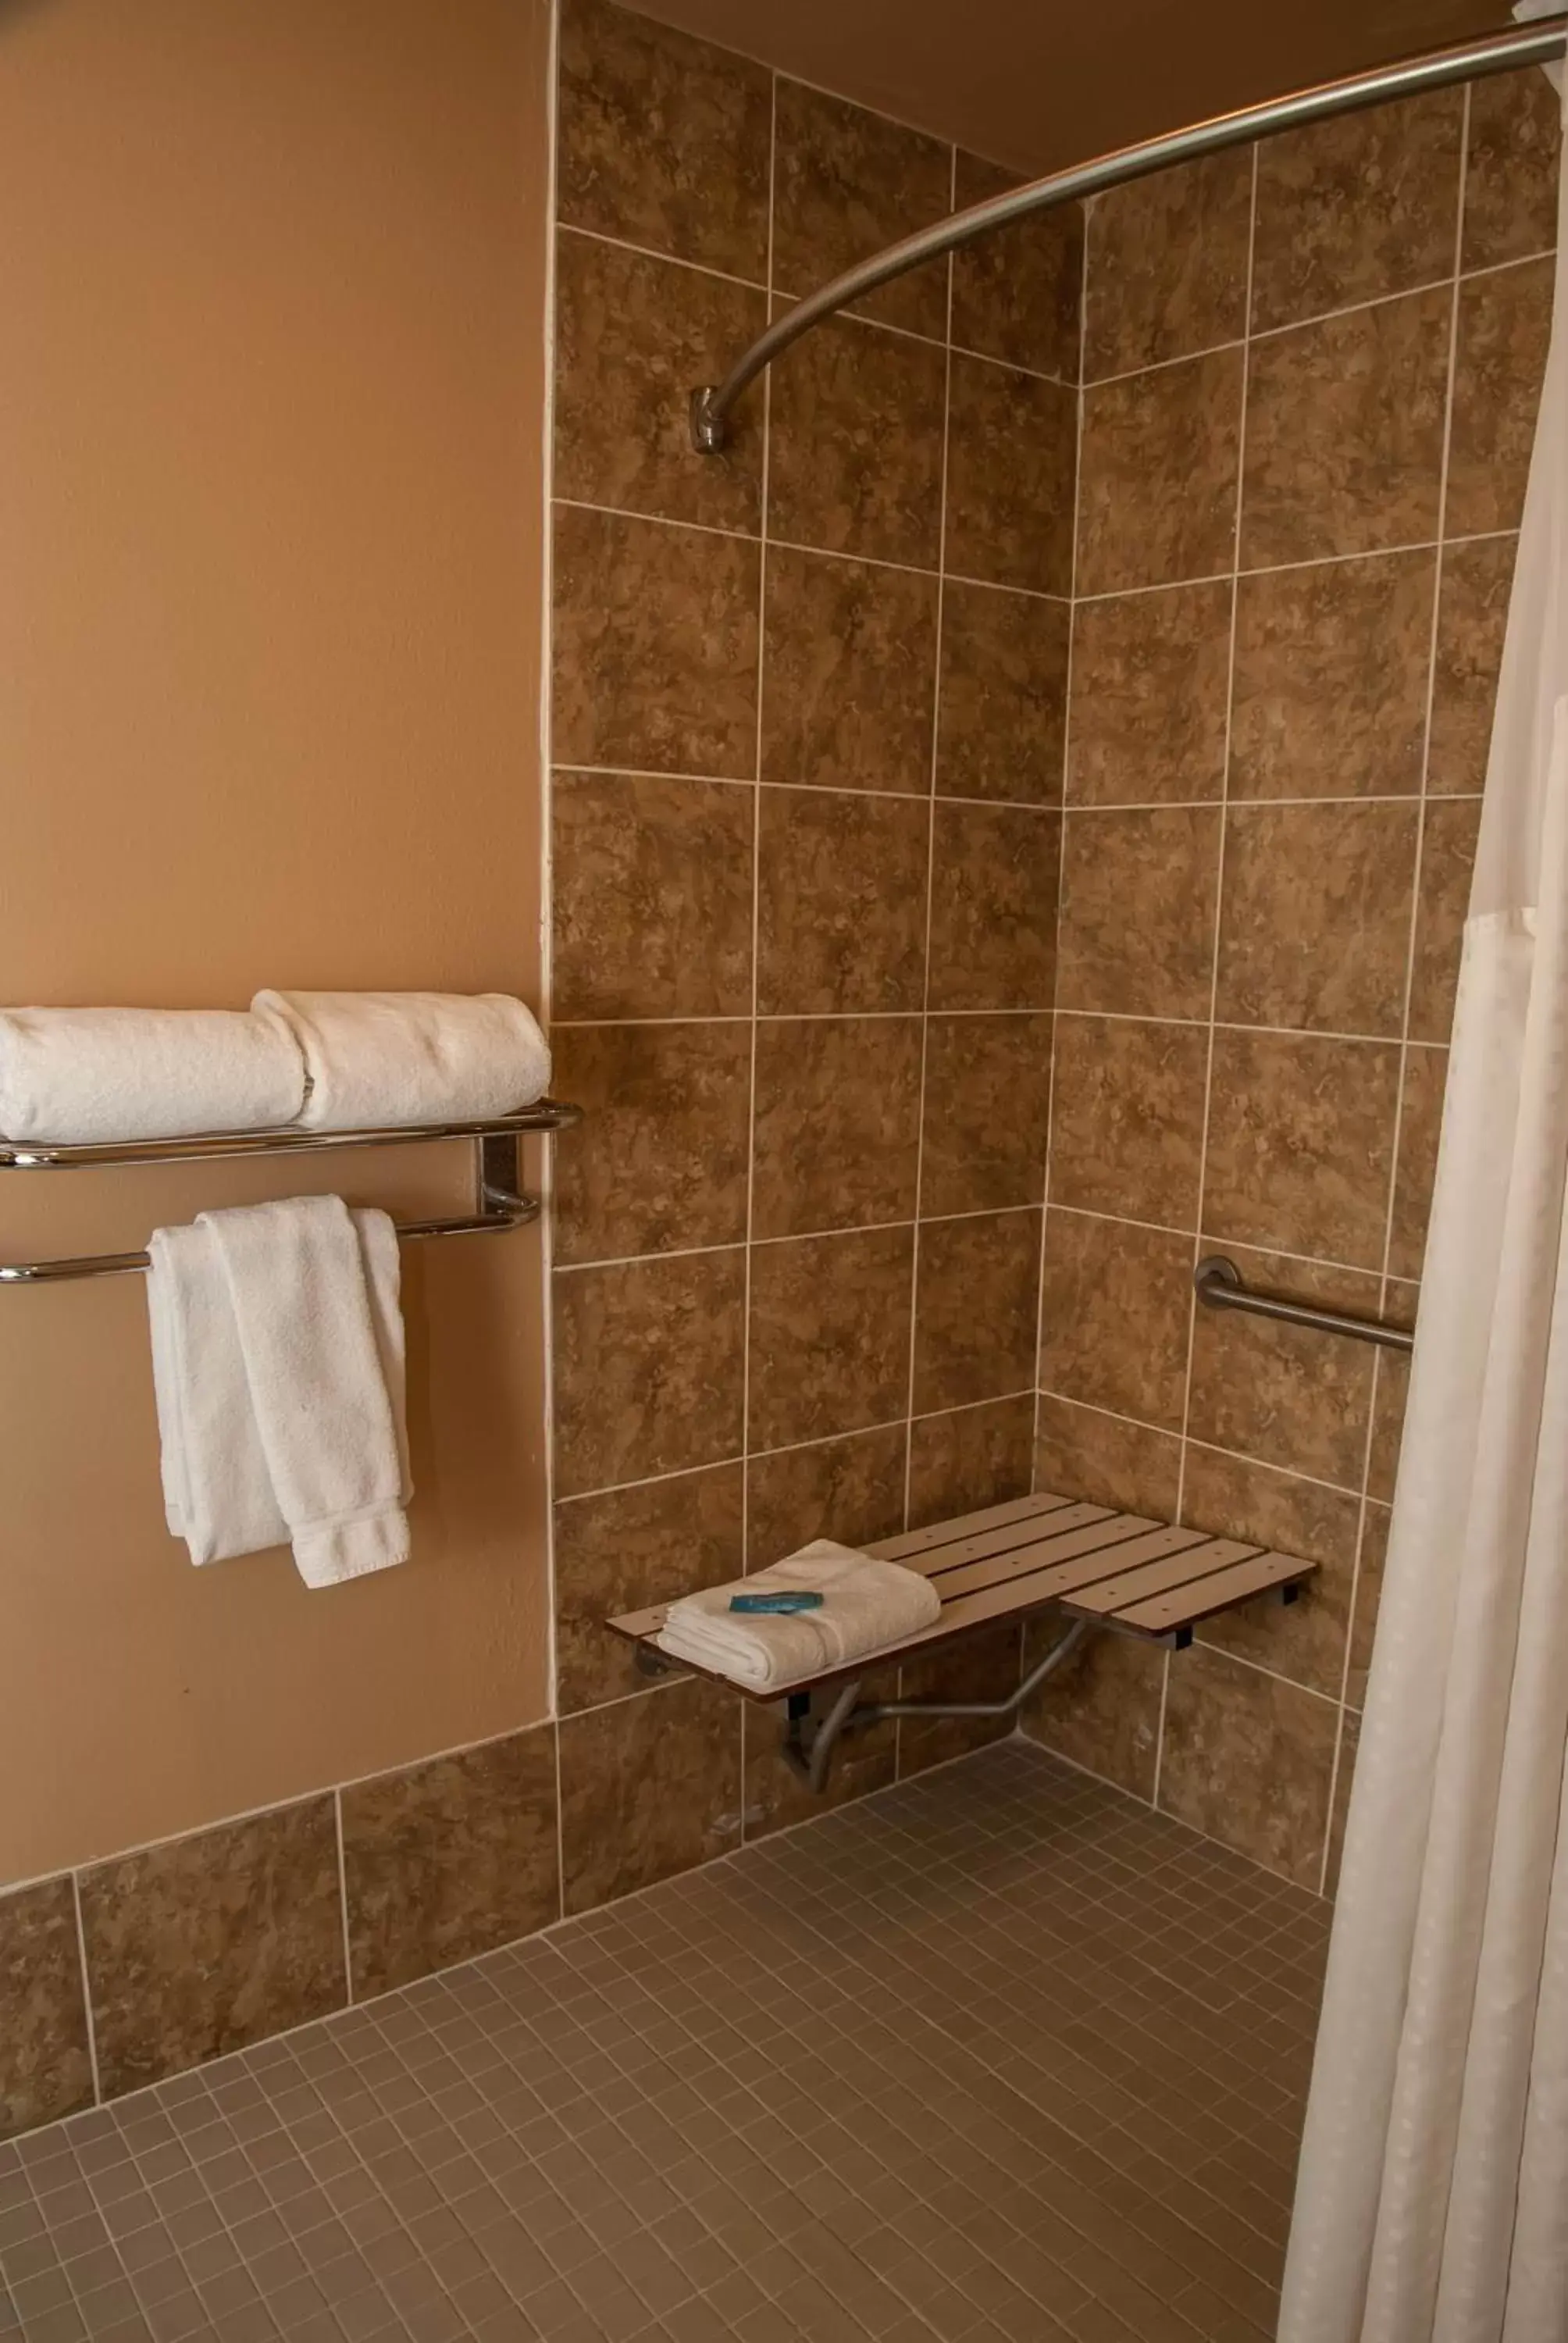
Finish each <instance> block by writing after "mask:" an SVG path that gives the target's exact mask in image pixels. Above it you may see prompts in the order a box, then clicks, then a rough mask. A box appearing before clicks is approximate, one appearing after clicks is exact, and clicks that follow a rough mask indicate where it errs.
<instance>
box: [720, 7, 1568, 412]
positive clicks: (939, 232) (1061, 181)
mask: <svg viewBox="0 0 1568 2343" xmlns="http://www.w3.org/2000/svg"><path fill="white" fill-rule="evenodd" d="M1565 32H1568V16H1551V17H1546V18H1544V19H1537V20H1536V21H1535V22H1534V23H1533V24H1532V25H1530V26H1529V27H1528V29H1524V28H1521V29H1520V30H1519V31H1518V32H1510V33H1493V34H1489V35H1487V36H1486V37H1485V38H1484V39H1483V40H1478V41H1466V42H1463V43H1462V44H1461V45H1459V46H1457V47H1452V48H1446V49H1437V50H1433V51H1432V53H1431V54H1430V55H1425V56H1420V57H1407V58H1405V59H1403V60H1402V62H1400V63H1398V64H1395V65H1379V66H1377V67H1376V68H1374V70H1373V71H1372V72H1371V73H1362V74H1352V75H1349V76H1348V77H1347V78H1346V79H1344V80H1342V81H1332V82H1324V83H1322V84H1321V85H1319V86H1318V87H1316V88H1312V89H1303V90H1297V91H1295V92H1294V93H1293V94H1292V96H1289V97H1276V98H1271V99H1269V100H1268V101H1267V103H1266V104H1264V105H1261V106H1243V107H1242V108H1241V110H1240V111H1239V112H1237V113H1234V114H1221V115H1218V116H1215V117H1214V119H1213V120H1212V121H1210V122H1199V123H1193V124H1191V125H1190V126H1189V127H1188V128H1186V129H1185V130H1172V131H1168V132H1165V133H1163V134H1162V135H1161V136H1160V137H1158V138H1149V139H1145V140H1144V141H1143V142H1142V144H1141V145H1140V146H1123V147H1120V148H1119V149H1118V150H1117V151H1116V152H1115V153H1114V154H1111V155H1102V156H1099V157H1098V158H1097V160H1095V161H1093V162H1091V163H1077V164H1074V165H1073V166H1072V168H1071V169H1070V170H1067V171H1054V172H1052V173H1051V174H1050V176H1049V177H1046V178H1043V179H1032V180H1030V181H1029V182H1028V183H1027V184H1026V185H1025V186H1021V187H1010V188H1009V189H1008V191H1007V192H1006V194H1005V195H1000V196H990V197H989V198H988V200H987V201H986V202H984V203H980V204H971V205H970V206H969V207H968V209H967V210H965V211H961V212H955V213H953V215H952V216H951V217H950V218H949V219H945V220H933V221H932V223H931V225H930V226H929V227H923V228H920V229H918V230H917V231H916V233H915V234H914V235H913V236H904V237H902V238H901V239H900V242H899V243H897V244H890V245H889V246H888V247H887V249H886V250H885V251H883V252H876V253H872V254H871V256H870V257H869V259H866V260H862V261H859V262H858V263H857V265H856V266H854V267H853V268H847V269H846V270H845V271H844V273H843V275H842V276H841V277H833V278H832V279H831V280H830V282H829V283H828V284H826V285H822V286H819V287H818V289H817V291H816V292H815V293H811V294H808V295H807V297H806V298H805V299H804V300H802V301H798V302H797V303H796V304H795V306H794V307H793V308H791V309H789V311H788V312H787V313H786V314H785V316H783V317H779V318H777V319H775V321H774V323H773V324H772V325H771V326H769V328H768V330H767V332H766V333H764V334H760V335H759V337H758V338H757V340H756V341H754V342H753V343H752V344H751V346H750V347H749V349H746V350H743V351H742V352H741V354H740V356H739V357H738V358H737V359H736V361H735V364H734V365H733V366H732V367H730V369H729V373H728V374H727V375H726V376H725V377H724V379H723V380H722V382H719V383H704V384H702V385H701V386H700V387H699V388H698V389H696V390H694V391H693V392H692V394H691V402H690V427H691V444H692V446H693V447H694V448H695V449H696V450H697V452H698V454H699V456H716V455H718V454H719V453H720V451H721V450H722V449H723V448H724V447H727V446H728V445H729V416H730V411H731V409H732V408H733V407H734V405H735V402H736V400H737V399H738V398H739V397H740V396H741V394H742V392H744V391H745V390H747V389H748V388H749V386H750V385H751V384H752V383H753V382H755V381H756V379H757V377H758V376H759V374H762V373H763V372H765V370H766V369H767V368H768V367H770V366H771V365H772V364H773V361H774V359H775V358H778V357H782V356H783V354H784V352H785V351H786V350H787V349H789V347H790V346H791V345H792V344H793V343H795V342H798V341H799V338H800V337H801V336H802V335H803V334H808V333H809V332H810V330H811V328H812V327H813V326H816V325H819V324H820V323H821V321H822V319H823V318H824V317H833V316H835V315H836V314H837V313H838V311H839V310H840V309H847V308H848V307H849V304H850V302H851V301H858V300H859V299H860V298H861V297H862V296H863V295H864V294H867V293H873V292H875V291H876V289H877V287H879V285H887V284H890V282H891V281H892V279H893V278H894V277H902V276H903V275H904V274H905V273H906V271H907V270H909V269H911V268H919V267H920V266H922V264H923V263H924V262H926V261H928V260H936V259H940V256H942V254H944V253H948V252H954V251H957V250H958V249H959V248H960V246H963V245H966V244H972V243H973V242H974V240H975V238H976V237H977V236H987V235H989V234H990V231H991V229H993V228H999V227H1006V226H1010V224H1011V222H1012V221H1014V220H1019V219H1026V218H1028V217H1029V216H1030V214H1031V213H1033V212H1040V211H1049V210H1050V208H1051V207H1052V206H1054V205H1057V204H1066V203H1071V202H1073V201H1075V200H1077V199H1081V197H1083V196H1093V195H1099V194H1101V192H1102V191H1103V190H1104V189H1105V188H1107V187H1116V186H1121V185H1122V184H1123V182H1124V181H1126V180H1129V179H1141V178H1143V177H1145V176H1147V175H1148V174H1149V173H1150V172H1151V171H1163V170H1167V169H1169V168H1170V167H1171V166H1172V165H1173V164H1177V163H1190V162H1193V161H1195V160H1196V159H1197V158H1198V157H1199V156H1202V155H1212V154H1217V153H1218V152H1219V151H1220V150H1221V148H1222V147H1226V146H1246V145H1248V144H1249V143H1250V142H1251V140H1252V139H1254V138H1260V137H1265V136H1268V135H1269V134H1270V133H1271V132H1272V131H1277V130H1294V129H1300V128H1302V126H1305V125H1306V124H1308V123H1312V122H1322V121H1326V120H1327V119H1328V118H1329V117H1330V116H1333V115H1336V114H1351V113H1354V112H1357V111H1359V110H1360V109H1361V108H1362V107H1363V106H1382V105H1385V104H1387V103H1388V102H1389V101H1390V100H1391V99H1393V98H1397V97H1412V96H1420V95H1421V94H1422V92H1423V91H1426V90H1430V89H1446V88H1448V87H1450V86H1451V85H1452V84H1453V83H1455V82H1462V81H1475V80H1479V79H1480V78H1481V77H1482V76H1483V75H1486V74H1494V73H1509V72H1513V71H1515V70H1517V69H1518V68H1519V67H1521V66H1523V65H1551V64H1553V63H1554V62H1555V60H1556V59H1557V58H1559V57H1561V56H1562V55H1563V54H1564V50H1565V49H1568V39H1565V37H1564V35H1565Z"/></svg>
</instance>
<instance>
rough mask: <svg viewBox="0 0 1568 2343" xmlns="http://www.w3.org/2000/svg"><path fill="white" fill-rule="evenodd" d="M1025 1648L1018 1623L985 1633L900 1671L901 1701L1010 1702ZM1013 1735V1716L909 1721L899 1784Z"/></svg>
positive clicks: (903, 1727) (902, 1732) (903, 1728)
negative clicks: (950, 1759)
mask: <svg viewBox="0 0 1568 2343" xmlns="http://www.w3.org/2000/svg"><path fill="white" fill-rule="evenodd" d="M1019 1654H1020V1635H1019V1630H1018V1625H1017V1623H1016V1622H1015V1621H1009V1622H1008V1624H1006V1625H1005V1626H1000V1627H988V1628H982V1629H980V1631H979V1632H978V1633H977V1634H972V1635H966V1636H965V1637H964V1639H963V1641H962V1642H961V1643H959V1644H949V1645H948V1646H947V1648H946V1649H945V1650H944V1651H940V1652H933V1653H932V1654H930V1658H929V1659H924V1660H916V1661H911V1662H910V1663H909V1664H908V1665H906V1666H905V1667H904V1668H903V1669H902V1670H901V1671H900V1683H899V1694H900V1699H903V1700H948V1701H966V1700H976V1701H980V1700H985V1701H992V1700H1005V1699H1006V1698H1007V1696H1008V1694H1010V1693H1014V1692H1016V1691H1017V1690H1018V1680H1019ZM1012 1730H1013V1720H1012V1718H1011V1717H1010V1716H981V1717H962V1716H944V1717H930V1718H925V1717H914V1716H906V1717H903V1718H901V1719H900V1724H899V1779H900V1781H901V1782H902V1781H907V1780H908V1779H909V1777H910V1775H911V1774H919V1773H922V1772H923V1771H924V1770H925V1768H926V1767H927V1766H928V1765H946V1763H947V1761H948V1759H949V1758H950V1757H961V1756H962V1755H964V1753H965V1751H966V1750H970V1749H981V1748H983V1747H984V1746H985V1745H986V1743H987V1742H988V1741H1000V1740H1002V1739H1004V1738H1005V1736H1006V1735H1008V1734H1010V1733H1011V1732H1012Z"/></svg>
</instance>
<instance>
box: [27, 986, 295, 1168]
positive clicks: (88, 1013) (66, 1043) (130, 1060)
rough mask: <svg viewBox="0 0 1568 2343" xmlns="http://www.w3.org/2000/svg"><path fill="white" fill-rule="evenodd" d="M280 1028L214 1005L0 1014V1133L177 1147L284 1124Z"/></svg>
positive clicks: (287, 1068) (286, 1061) (285, 1081)
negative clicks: (213, 1135) (203, 1135)
mask: <svg viewBox="0 0 1568 2343" xmlns="http://www.w3.org/2000/svg"><path fill="white" fill-rule="evenodd" d="M304 1099H305V1061H304V1059H303V1057H302V1056H301V1054H300V1050H299V1045H298V1043H297V1041H295V1039H294V1037H293V1035H292V1033H291V1032H290V1031H289V1028H288V1026H287V1024H286V1022H285V1021H284V1020H283V1019H282V1018H279V1017H275V1016H261V1015H247V1014H246V1011H243V1010H226V1009H4V1010H0V1131H3V1132H4V1133H5V1137H6V1138H7V1139H13V1140H31V1141H35V1142H36V1143H37V1144H38V1145H40V1146H43V1145H47V1144H50V1143H53V1144H55V1145H56V1146H61V1147H65V1146H71V1145H76V1146H88V1145H92V1144H95V1143H99V1142H106V1141H116V1140H129V1139H178V1138H183V1137H185V1136H186V1135H187V1134H188V1133H190V1132H192V1131H259V1130H265V1129H266V1128H268V1127H269V1126H270V1125H273V1124H276V1123H286V1122H292V1121H294V1119H295V1117H296V1116H297V1114H298V1112H299V1110H300V1107H301V1106H302V1104H303V1103H304Z"/></svg>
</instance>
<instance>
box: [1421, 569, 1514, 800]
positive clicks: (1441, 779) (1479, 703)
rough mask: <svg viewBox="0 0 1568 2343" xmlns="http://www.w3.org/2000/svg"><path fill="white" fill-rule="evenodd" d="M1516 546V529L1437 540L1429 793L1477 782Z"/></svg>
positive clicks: (1460, 789)
mask: <svg viewBox="0 0 1568 2343" xmlns="http://www.w3.org/2000/svg"><path fill="white" fill-rule="evenodd" d="M1518 549H1519V540H1518V538H1516V537H1484V538H1477V539H1475V540H1474V541H1473V543H1471V544H1467V545H1445V546H1444V547H1443V548H1442V588H1441V590H1440V592H1439V595H1438V605H1437V654H1436V661H1435V668H1434V672H1433V676H1432V738H1431V741H1430V744H1429V746H1428V749H1427V765H1426V786H1427V789H1429V790H1430V791H1432V792H1433V793H1434V794H1448V795H1453V794H1460V795H1462V794H1466V793H1468V792H1470V791H1472V790H1473V791H1476V792H1477V793H1479V791H1480V790H1481V789H1482V787H1483V784H1484V782H1485V779H1486V759H1487V752H1488V751H1489V749H1491V746H1492V715H1493V708H1494V706H1495V704H1496V700H1497V674H1498V669H1499V668H1500V667H1501V666H1502V663H1503V629H1504V628H1505V626H1506V624H1507V620H1508V601H1509V596H1510V594H1511V593H1512V591H1513V561H1514V556H1515V554H1516V553H1517V551H1518Z"/></svg>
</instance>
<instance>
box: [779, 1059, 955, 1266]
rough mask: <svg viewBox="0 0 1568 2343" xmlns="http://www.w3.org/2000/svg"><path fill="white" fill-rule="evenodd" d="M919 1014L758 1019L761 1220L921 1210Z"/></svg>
mask: <svg viewBox="0 0 1568 2343" xmlns="http://www.w3.org/2000/svg"><path fill="white" fill-rule="evenodd" d="M920 1039H921V1037H920V1019H919V1018H918V1017H809V1018H806V1019H804V1020H798V1019H795V1018H788V1019H785V1020H783V1021H781V1022H779V1023H773V1022H768V1023H764V1024H761V1025H759V1027H758V1029H757V1102H756V1120H755V1125H754V1134H755V1135H754V1138H753V1142H752V1156H753V1165H754V1169H753V1173H752V1203H751V1232H752V1234H753V1236H756V1237H796V1236H805V1235H808V1234H809V1233H810V1232H813V1231H815V1230H820V1229H847V1228H862V1227H865V1226H867V1225H869V1223H871V1222H878V1221H912V1220H913V1219H914V1216H915V1176H916V1169H917V1163H918V1158H919V1151H920Z"/></svg>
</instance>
